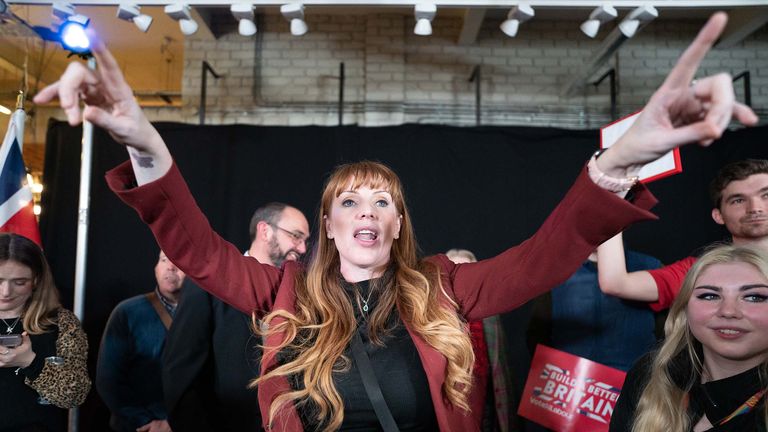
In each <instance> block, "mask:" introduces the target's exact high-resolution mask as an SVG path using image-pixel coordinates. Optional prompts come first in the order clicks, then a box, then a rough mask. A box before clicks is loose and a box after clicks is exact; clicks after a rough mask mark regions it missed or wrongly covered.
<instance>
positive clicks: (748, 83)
mask: <svg viewBox="0 0 768 432" xmlns="http://www.w3.org/2000/svg"><path fill="white" fill-rule="evenodd" d="M741 78H744V105H746V106H748V107H751V106H752V80H751V79H750V77H749V71H744V72H742V73H740V74H738V75H736V76H735V77H733V82H736V81H738V80H740V79H741Z"/></svg>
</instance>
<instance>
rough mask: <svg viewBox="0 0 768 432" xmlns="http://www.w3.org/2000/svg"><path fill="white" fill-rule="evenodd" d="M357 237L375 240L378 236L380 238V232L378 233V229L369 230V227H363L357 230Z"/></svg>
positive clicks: (364, 239)
mask: <svg viewBox="0 0 768 432" xmlns="http://www.w3.org/2000/svg"><path fill="white" fill-rule="evenodd" d="M355 238H356V239H358V240H363V241H374V240H376V239H377V238H379V235H378V233H376V231H373V230H369V229H361V230H359V231H357V232H355Z"/></svg>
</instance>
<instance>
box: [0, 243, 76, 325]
mask: <svg viewBox="0 0 768 432" xmlns="http://www.w3.org/2000/svg"><path fill="white" fill-rule="evenodd" d="M6 261H15V262H17V263H19V264H22V265H24V266H26V267H29V269H30V270H32V279H33V280H32V295H31V296H29V299H27V302H26V303H25V304H24V310H23V311H22V316H23V318H22V320H21V322H22V325H23V326H24V330H25V331H26V332H27V333H29V334H41V333H45V332H47V331H48V329H49V328H50V327H51V326H53V325H55V324H56V316H57V312H58V309H59V307H61V304H60V303H59V291H58V290H57V289H56V286H55V285H54V283H53V275H52V274H51V269H50V267H49V266H48V261H47V260H46V259H45V255H43V251H42V249H40V246H38V245H37V244H36V243H35V242H33V241H32V240H30V239H28V238H26V237H24V236H20V235H18V234H13V233H0V262H6Z"/></svg>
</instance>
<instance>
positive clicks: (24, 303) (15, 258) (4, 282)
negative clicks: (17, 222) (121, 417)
mask: <svg viewBox="0 0 768 432" xmlns="http://www.w3.org/2000/svg"><path fill="white" fill-rule="evenodd" d="M0 338H1V339H2V342H0V389H2V390H1V391H0V395H1V396H2V400H3V402H2V403H0V430H2V431H51V432H55V431H66V430H67V408H73V407H76V406H78V405H80V404H81V403H82V402H83V401H84V400H85V397H86V395H88V391H89V390H90V388H91V381H90V379H89V378H88V371H87V368H86V363H85V362H86V358H87V355H88V340H87V339H86V337H85V333H83V330H82V329H81V328H80V322H79V321H78V320H77V318H76V317H75V315H74V314H73V313H72V312H70V311H68V310H66V309H64V308H62V307H61V305H60V304H59V293H58V291H57V290H56V287H55V286H54V285H53V276H52V275H51V271H50V268H49V267H48V262H47V261H46V260H45V256H43V251H42V250H41V249H40V247H39V246H38V245H36V244H35V243H34V242H32V241H31V240H29V239H27V238H26V237H22V236H20V235H16V234H9V233H0Z"/></svg>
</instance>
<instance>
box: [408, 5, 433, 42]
mask: <svg viewBox="0 0 768 432" xmlns="http://www.w3.org/2000/svg"><path fill="white" fill-rule="evenodd" d="M436 14H437V6H435V4H434V3H418V4H416V6H414V7H413V16H414V17H415V18H416V26H415V27H414V28H413V32H414V33H415V34H417V35H419V36H429V35H431V34H432V20H433V19H434V18H435V15H436Z"/></svg>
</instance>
